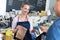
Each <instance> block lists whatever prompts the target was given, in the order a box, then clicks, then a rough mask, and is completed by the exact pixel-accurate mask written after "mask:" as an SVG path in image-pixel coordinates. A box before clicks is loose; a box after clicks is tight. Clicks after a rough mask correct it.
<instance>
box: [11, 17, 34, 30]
mask: <svg viewBox="0 0 60 40" xmlns="http://www.w3.org/2000/svg"><path fill="white" fill-rule="evenodd" d="M27 18H28V21H29V22H30V31H31V30H33V25H32V19H31V18H30V17H29V16H27ZM17 22H18V16H16V17H15V18H14V19H13V21H12V30H14V29H15V27H16V25H17ZM19 22H22V20H21V19H19Z"/></svg>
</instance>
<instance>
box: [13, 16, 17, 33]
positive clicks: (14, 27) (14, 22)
mask: <svg viewBox="0 0 60 40" xmlns="http://www.w3.org/2000/svg"><path fill="white" fill-rule="evenodd" d="M17 18H18V17H15V18H14V19H13V21H12V31H13V33H15V32H16V31H17V29H16V25H17Z"/></svg>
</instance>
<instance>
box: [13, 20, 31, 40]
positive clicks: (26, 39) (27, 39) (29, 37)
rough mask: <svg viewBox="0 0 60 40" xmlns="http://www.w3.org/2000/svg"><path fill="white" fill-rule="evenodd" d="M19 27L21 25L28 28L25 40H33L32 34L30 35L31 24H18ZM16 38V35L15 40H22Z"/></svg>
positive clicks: (25, 22)
mask: <svg viewBox="0 0 60 40" xmlns="http://www.w3.org/2000/svg"><path fill="white" fill-rule="evenodd" d="M17 25H20V26H23V27H25V28H27V32H26V35H25V37H24V40H32V38H31V34H30V32H29V29H30V23H29V22H28V21H24V22H17ZM15 36H16V34H15V35H14V39H16V40H20V39H18V38H16V37H15Z"/></svg>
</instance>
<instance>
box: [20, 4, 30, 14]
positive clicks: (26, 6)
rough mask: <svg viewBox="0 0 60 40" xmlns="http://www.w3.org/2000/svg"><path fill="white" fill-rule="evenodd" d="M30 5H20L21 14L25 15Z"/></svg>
mask: <svg viewBox="0 0 60 40" xmlns="http://www.w3.org/2000/svg"><path fill="white" fill-rule="evenodd" d="M29 9H30V6H29V5H24V6H23V7H21V10H22V14H24V15H27V14H28V13H29Z"/></svg>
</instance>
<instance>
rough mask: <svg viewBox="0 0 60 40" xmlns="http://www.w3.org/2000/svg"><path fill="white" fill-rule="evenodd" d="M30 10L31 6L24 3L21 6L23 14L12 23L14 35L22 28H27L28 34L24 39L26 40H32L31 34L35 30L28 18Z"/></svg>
mask: <svg viewBox="0 0 60 40" xmlns="http://www.w3.org/2000/svg"><path fill="white" fill-rule="evenodd" d="M29 9H30V5H29V4H28V3H23V4H22V6H21V11H22V12H21V14H20V15H19V16H17V17H15V18H14V19H13V22H12V29H13V32H14V33H16V31H17V30H18V29H20V28H21V27H25V28H27V32H26V35H25V37H24V40H32V39H31V34H30V33H31V31H32V30H33V27H32V21H31V19H30V18H29V16H28V13H29ZM15 38H16V37H15ZM16 39H17V38H16ZM17 40H19V39H17Z"/></svg>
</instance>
